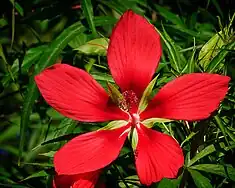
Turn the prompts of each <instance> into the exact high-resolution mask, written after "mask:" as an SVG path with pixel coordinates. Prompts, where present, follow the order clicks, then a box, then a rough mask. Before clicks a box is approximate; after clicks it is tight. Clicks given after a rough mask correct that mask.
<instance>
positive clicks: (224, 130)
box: [214, 115, 229, 145]
mask: <svg viewBox="0 0 235 188" xmlns="http://www.w3.org/2000/svg"><path fill="white" fill-rule="evenodd" d="M214 118H215V121H216V123H217V125H218V127H219V129H220V131H221V132H222V134H223V136H224V138H225V141H226V142H227V144H228V145H229V141H228V139H227V134H226V127H225V125H224V123H223V121H222V120H221V118H220V117H219V115H215V116H214Z"/></svg>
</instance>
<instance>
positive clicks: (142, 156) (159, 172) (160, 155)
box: [135, 125, 184, 185]
mask: <svg viewBox="0 0 235 188" xmlns="http://www.w3.org/2000/svg"><path fill="white" fill-rule="evenodd" d="M137 133H138V144H137V148H136V151H135V155H136V169H137V173H138V176H139V179H140V181H141V183H142V184H145V185H150V184H151V183H153V182H158V181H160V180H161V179H162V178H175V177H176V176H177V173H178V170H179V168H180V167H182V166H183V164H184V156H183V152H182V150H181V148H180V146H179V144H178V143H177V142H176V141H175V140H174V139H173V138H172V137H170V136H168V135H166V134H162V133H160V132H158V131H155V130H151V129H148V128H146V127H145V126H143V125H140V128H137Z"/></svg>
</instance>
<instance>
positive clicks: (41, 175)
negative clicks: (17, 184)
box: [21, 170, 48, 181]
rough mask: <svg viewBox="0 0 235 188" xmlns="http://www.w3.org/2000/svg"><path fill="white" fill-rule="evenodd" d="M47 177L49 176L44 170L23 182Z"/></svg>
mask: <svg viewBox="0 0 235 188" xmlns="http://www.w3.org/2000/svg"><path fill="white" fill-rule="evenodd" d="M45 176H48V174H47V173H46V172H45V171H44V170H42V171H39V172H36V173H34V174H32V175H30V176H28V177H27V178H25V179H23V180H21V181H25V180H29V179H32V178H38V177H45Z"/></svg>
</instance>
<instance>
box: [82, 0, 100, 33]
mask: <svg viewBox="0 0 235 188" xmlns="http://www.w3.org/2000/svg"><path fill="white" fill-rule="evenodd" d="M81 7H82V10H83V13H84V15H85V17H86V19H87V22H88V24H89V27H90V29H91V31H92V34H93V37H96V36H97V32H96V28H95V24H94V21H93V19H94V14H93V7H92V4H91V0H82V1H81Z"/></svg>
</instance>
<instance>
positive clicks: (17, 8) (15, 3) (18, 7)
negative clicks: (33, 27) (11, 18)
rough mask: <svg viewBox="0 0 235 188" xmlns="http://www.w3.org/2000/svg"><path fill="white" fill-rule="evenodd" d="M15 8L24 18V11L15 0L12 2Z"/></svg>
mask: <svg viewBox="0 0 235 188" xmlns="http://www.w3.org/2000/svg"><path fill="white" fill-rule="evenodd" d="M10 2H11V3H12V5H13V6H15V9H16V10H17V12H18V13H19V14H20V15H21V16H24V9H23V8H22V7H21V6H20V4H19V3H17V2H15V0H10Z"/></svg>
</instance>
